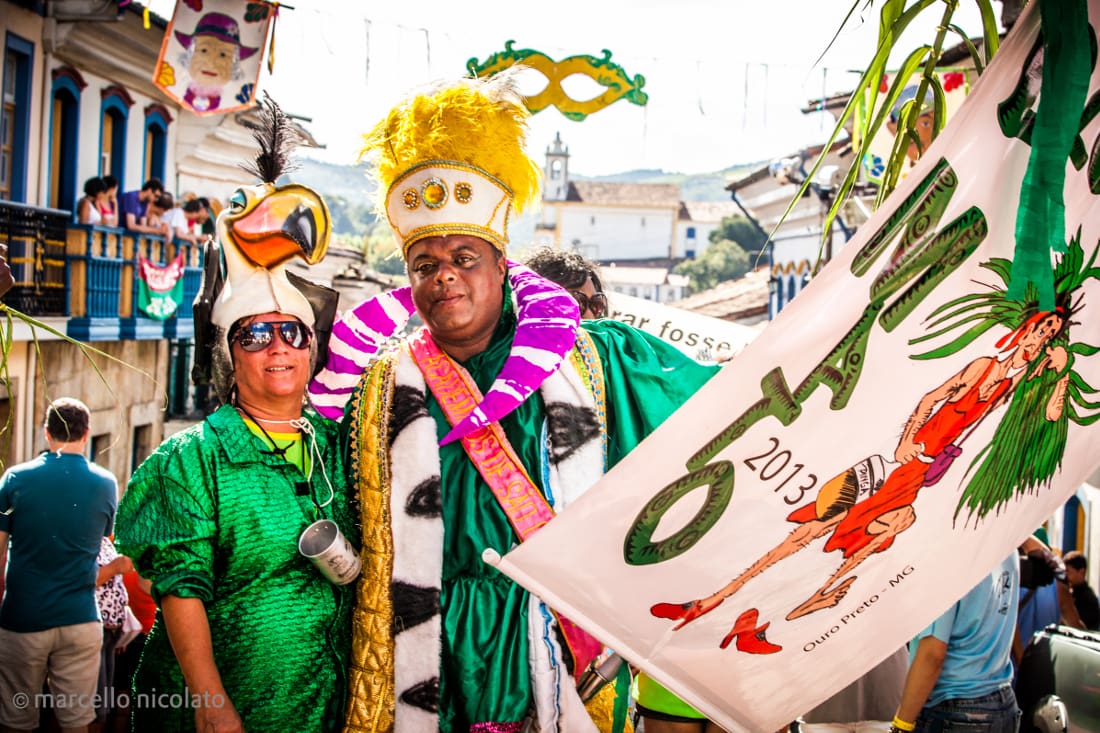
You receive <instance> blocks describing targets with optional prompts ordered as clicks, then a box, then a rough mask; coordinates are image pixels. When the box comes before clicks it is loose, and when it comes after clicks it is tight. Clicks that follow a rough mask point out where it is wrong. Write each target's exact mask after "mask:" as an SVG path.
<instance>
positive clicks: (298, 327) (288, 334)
mask: <svg viewBox="0 0 1100 733" xmlns="http://www.w3.org/2000/svg"><path fill="white" fill-rule="evenodd" d="M276 331H278V332H279V336H280V337H281V338H282V339H283V343H285V344H286V345H287V346H289V347H290V348H292V349H306V348H309V342H310V341H312V340H313V334H312V333H311V332H310V330H309V328H308V327H307V326H306V325H305V324H304V323H299V322H298V321H278V322H273V321H253V322H252V323H250V324H248V325H247V326H241V327H240V328H238V329H237V330H236V332H234V334H233V336H232V337H231V338H230V339H229V341H230V343H233V342H234V341H236V342H237V343H238V344H240V346H241V348H242V349H244V350H245V351H250V352H255V351H263V350H264V349H266V348H267V347H268V346H271V342H272V341H274V340H275V332H276Z"/></svg>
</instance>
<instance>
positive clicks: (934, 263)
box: [623, 159, 988, 565]
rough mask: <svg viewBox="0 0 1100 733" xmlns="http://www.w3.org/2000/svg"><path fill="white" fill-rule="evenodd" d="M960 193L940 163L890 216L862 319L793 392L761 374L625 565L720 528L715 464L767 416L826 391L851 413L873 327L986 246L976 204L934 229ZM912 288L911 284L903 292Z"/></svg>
mask: <svg viewBox="0 0 1100 733" xmlns="http://www.w3.org/2000/svg"><path fill="white" fill-rule="evenodd" d="M957 189H958V177H957V176H956V175H955V171H954V170H953V169H952V168H951V166H950V165H949V164H948V163H947V161H946V160H945V159H941V160H939V161H938V162H937V163H936V165H935V166H934V167H933V169H932V170H931V171H930V172H929V173H928V175H926V176H925V177H924V178H923V179H922V180H921V181H920V182H919V183H918V184H917V186H916V188H915V189H914V190H913V192H912V193H911V194H910V195H909V196H908V197H906V199H905V200H904V201H903V202H902V204H901V206H899V207H898V209H897V210H896V211H894V212H893V213H892V214H891V215H890V216H889V217H887V219H886V221H885V222H884V223H883V224H882V226H881V227H880V228H879V230H878V231H876V232H875V233H874V234H873V235H872V236H871V237H870V238H869V239H868V240H867V243H866V244H865V245H864V246H863V247H862V248H861V249H860V251H859V252H858V253H857V254H856V256H855V258H854V259H853V261H852V267H851V270H852V273H853V274H854V275H856V277H862V276H863V275H865V274H866V273H867V272H868V271H869V270H870V268H871V266H872V265H873V264H874V262H875V260H877V259H878V258H879V257H880V256H881V255H882V253H883V252H885V251H886V249H887V248H888V245H889V244H890V243H891V242H892V241H894V238H895V237H897V235H898V233H899V232H900V237H898V238H897V241H896V243H895V245H894V249H893V252H892V253H891V255H890V262H889V263H888V264H887V266H886V267H885V268H884V269H883V270H882V271H881V272H880V273H879V274H878V275H877V276H876V277H875V279H874V281H873V282H872V284H871V286H870V292H869V302H868V304H867V306H866V307H865V308H864V309H863V313H862V315H861V316H860V318H859V320H858V321H856V323H855V324H854V325H853V326H852V328H851V329H849V330H848V332H847V333H846V334H845V335H844V337H843V338H842V339H841V340H840V342H839V343H837V345H836V346H835V347H833V349H832V350H831V351H830V352H829V353H828V354H827V355H826V356H825V358H823V359H822V360H821V361H820V362H819V363H818V365H817V366H816V367H814V369H813V370H811V371H810V373H809V374H808V375H807V376H806V378H805V379H804V380H803V381H802V383H801V384H799V385H798V387H797V388H796V389H795V390H794V392H792V391H791V389H790V387H789V386H788V384H787V379H786V377H785V376H784V375H783V370H782V368H781V367H776V368H775V369H772V370H771V371H770V372H768V373H767V374H766V375H764V377H763V379H761V380H760V390H761V399H759V400H757V401H756V402H754V403H753V404H752V405H751V406H749V408H748V409H747V410H745V412H743V413H742V414H741V415H739V416H738V417H737V419H735V420H734V421H733V422H731V423H730V424H729V425H727V426H726V427H725V428H723V429H722V431H721V432H719V433H718V434H717V435H715V436H714V437H713V438H712V439H711V440H709V441H708V442H707V443H706V444H705V445H703V447H702V448H700V449H699V450H698V451H697V452H696V453H695V454H694V455H692V456H691V457H690V458H689V459H688V460H687V462H686V464H685V465H686V467H687V469H688V471H689V473H687V474H685V475H683V476H681V477H680V478H679V479H677V480H676V481H673V482H672V483H670V484H668V485H667V486H665V487H664V488H663V489H661V490H660V491H659V492H657V494H656V495H655V496H654V497H653V499H651V500H650V501H649V503H648V504H646V505H645V507H643V508H642V510H641V511H640V512H639V513H638V516H637V517H635V519H634V523H633V524H632V525H631V526H630V528H629V529H628V530H627V534H626V538H625V540H624V542H623V558H624V559H625V560H626V562H627V563H628V564H630V565H649V564H653V563H659V562H664V561H665V560H669V559H672V558H674V557H676V556H678V555H681V554H683V553H684V552H686V551H687V550H689V549H691V547H692V546H694V545H695V543H697V542H698V541H699V540H700V539H702V537H703V535H705V534H706V533H707V531H709V530H710V529H711V528H712V527H713V526H714V525H715V524H716V523H717V522H718V519H719V518H720V517H721V515H722V513H723V512H725V510H726V507H727V506H729V502H730V500H731V499H732V498H733V485H734V467H733V464H732V463H730V462H729V461H718V462H716V463H711V461H713V460H714V459H715V458H716V457H717V456H718V454H719V453H721V452H722V451H724V450H725V449H726V448H728V447H729V446H730V445H732V444H733V443H734V442H735V441H736V440H738V439H739V438H740V437H741V436H742V435H744V434H745V433H746V432H747V431H748V429H749V428H751V427H752V426H753V425H755V424H756V423H758V422H759V421H760V420H762V419H764V418H765V417H768V416H772V417H774V418H776V419H777V420H779V422H780V423H782V424H783V425H784V426H789V425H791V424H792V423H793V422H794V421H795V420H797V419H798V417H799V416H800V415H801V414H802V405H803V404H805V402H806V401H807V400H808V399H809V398H810V396H811V395H812V394H813V393H814V392H815V391H816V390H817V388H818V387H819V386H822V385H824V386H825V387H826V388H827V389H829V390H830V391H831V392H832V397H831V398H830V400H829V408H830V409H832V410H842V409H844V408H845V407H846V406H847V404H848V401H849V400H850V399H851V397H852V394H853V393H854V392H855V389H856V386H857V384H858V383H859V378H860V376H861V375H862V373H863V364H864V362H865V361H866V358H865V357H866V351H867V342H868V340H869V338H870V335H871V329H872V328H873V326H874V323H875V320H876V319H877V320H878V321H879V323H880V325H881V326H882V327H883V329H885V330H886V331H888V332H889V331H892V330H893V329H894V328H896V327H897V326H898V325H899V324H900V323H901V322H902V321H903V320H904V319H905V318H906V317H907V316H908V315H909V314H910V313H912V312H913V309H914V308H916V306H917V305H918V304H919V303H920V302H921V301H922V300H924V298H925V297H926V296H927V295H928V294H929V293H931V292H932V291H933V290H934V289H935V288H936V287H937V286H938V285H939V284H940V283H941V282H943V280H944V279H945V278H946V277H947V276H948V275H949V274H951V272H953V271H954V270H955V268H957V267H958V266H959V265H960V264H962V262H963V261H964V260H966V258H967V257H969V256H970V255H971V254H973V253H974V251H975V250H977V248H978V246H979V245H980V244H981V242H982V241H983V240H984V239H985V237H986V235H987V233H988V226H987V223H986V220H985V216H984V215H983V214H982V212H981V211H980V210H979V209H978V208H977V207H973V206H972V207H970V208H969V209H967V210H966V211H965V212H963V213H962V214H960V215H959V216H958V217H956V218H955V219H954V220H952V221H951V222H950V223H949V224H948V225H947V226H945V227H943V229H941V230H939V231H937V225H938V224H939V222H940V219H941V218H942V217H943V213H944V212H945V211H946V210H947V207H948V205H949V203H950V202H951V199H952V197H953V196H954V195H955V192H956V190H957ZM929 232H935V233H934V234H929ZM909 283H912V284H911V285H909V287H908V289H906V290H904V291H903V290H902V288H904V287H905V286H906V285H908V284H909ZM899 291H901V295H900V296H899V297H897V298H896V299H895V300H894V301H893V302H892V303H890V304H889V306H887V300H888V299H890V298H891V297H893V296H894V295H895V294H896V293H898V292H899ZM880 314H881V315H880ZM702 486H707V487H708V491H707V499H706V501H705V502H704V505H703V507H702V508H701V509H700V510H699V511H698V512H697V513H696V514H695V516H694V517H692V519H691V520H690V521H689V522H688V523H687V524H686V525H685V526H684V527H683V528H681V529H680V530H679V531H678V532H676V533H675V534H673V535H671V536H670V537H668V538H667V539H665V540H662V541H661V542H656V543H655V542H653V541H652V537H653V533H654V531H656V528H657V523H658V522H659V521H660V519H661V517H663V516H664V515H665V513H666V512H667V511H668V510H669V509H670V508H671V507H672V506H673V505H674V504H675V503H676V502H677V501H679V500H680V499H682V498H683V497H685V496H687V495H688V494H689V493H691V492H692V491H694V490H695V489H698V488H700V487H702Z"/></svg>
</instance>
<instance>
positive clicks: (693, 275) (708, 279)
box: [676, 239, 752, 292]
mask: <svg viewBox="0 0 1100 733" xmlns="http://www.w3.org/2000/svg"><path fill="white" fill-rule="evenodd" d="M711 241H712V242H714V240H713V239H712V240H711ZM751 269H752V258H751V257H750V256H749V253H748V252H746V251H745V250H744V249H743V248H742V247H741V245H740V244H738V243H737V242H735V241H733V240H732V239H719V240H718V241H716V242H714V243H713V244H711V245H710V246H709V247H707V249H706V250H705V251H704V252H703V254H702V255H700V256H699V257H696V258H695V259H693V260H686V261H684V262H681V263H680V264H679V265H677V266H676V272H678V273H680V274H681V275H687V276H688V278H689V279H690V280H691V289H692V290H693V291H694V292H699V291H701V290H709V289H710V288H713V287H714V286H715V285H717V284H718V283H720V282H725V281H726V280H735V279H737V278H739V277H741V276H742V275H744V274H745V273H746V272H748V271H749V270H751Z"/></svg>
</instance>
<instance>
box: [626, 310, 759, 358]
mask: <svg viewBox="0 0 1100 733" xmlns="http://www.w3.org/2000/svg"><path fill="white" fill-rule="evenodd" d="M608 299H609V300H610V305H611V311H610V313H609V315H608V317H609V318H614V319H615V320H616V321H622V322H623V323H625V324H627V325H630V326H634V328H637V329H640V330H642V331H645V332H646V333H648V334H650V335H653V336H656V337H657V338H659V339H662V340H664V341H667V342H668V343H670V344H672V345H673V346H675V347H676V348H678V349H679V350H680V351H682V352H684V353H685V354H687V355H688V356H690V357H692V358H693V359H700V360H702V361H710V360H713V359H715V358H716V357H719V356H722V355H723V354H724V355H727V356H728V355H729V354H736V353H739V352H740V351H741V350H742V349H744V348H745V345H746V344H748V343H749V342H750V341H752V340H753V339H754V338H756V336H757V334H758V333H760V332H759V331H757V330H756V329H755V328H752V327H750V326H742V325H741V324H739V323H730V322H729V321H723V320H722V319H721V318H712V317H711V316H704V315H702V314H700V313H693V312H691V311H687V310H683V309H681V308H677V307H676V306H675V305H664V304H662V303H655V302H654V301H652V300H646V299H645V298H635V297H632V296H630V295H624V294H623V293H610V294H608Z"/></svg>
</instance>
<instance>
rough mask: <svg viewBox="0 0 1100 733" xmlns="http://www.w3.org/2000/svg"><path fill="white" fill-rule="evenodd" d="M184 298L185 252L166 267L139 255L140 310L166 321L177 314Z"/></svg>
mask: <svg viewBox="0 0 1100 733" xmlns="http://www.w3.org/2000/svg"><path fill="white" fill-rule="evenodd" d="M182 300H183V253H182V252H181V253H180V254H179V255H177V256H176V259H174V260H173V261H172V262H169V263H168V264H167V265H165V266H164V267H161V266H160V265H157V264H156V263H155V262H151V261H149V260H147V259H145V258H144V257H140V256H139V257H138V310H140V311H141V312H142V313H144V314H145V315H146V316H148V317H149V318H152V319H154V320H157V321H164V320H167V319H169V318H171V317H172V316H174V315H176V311H177V310H179V307H180V302H181V301H182Z"/></svg>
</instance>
